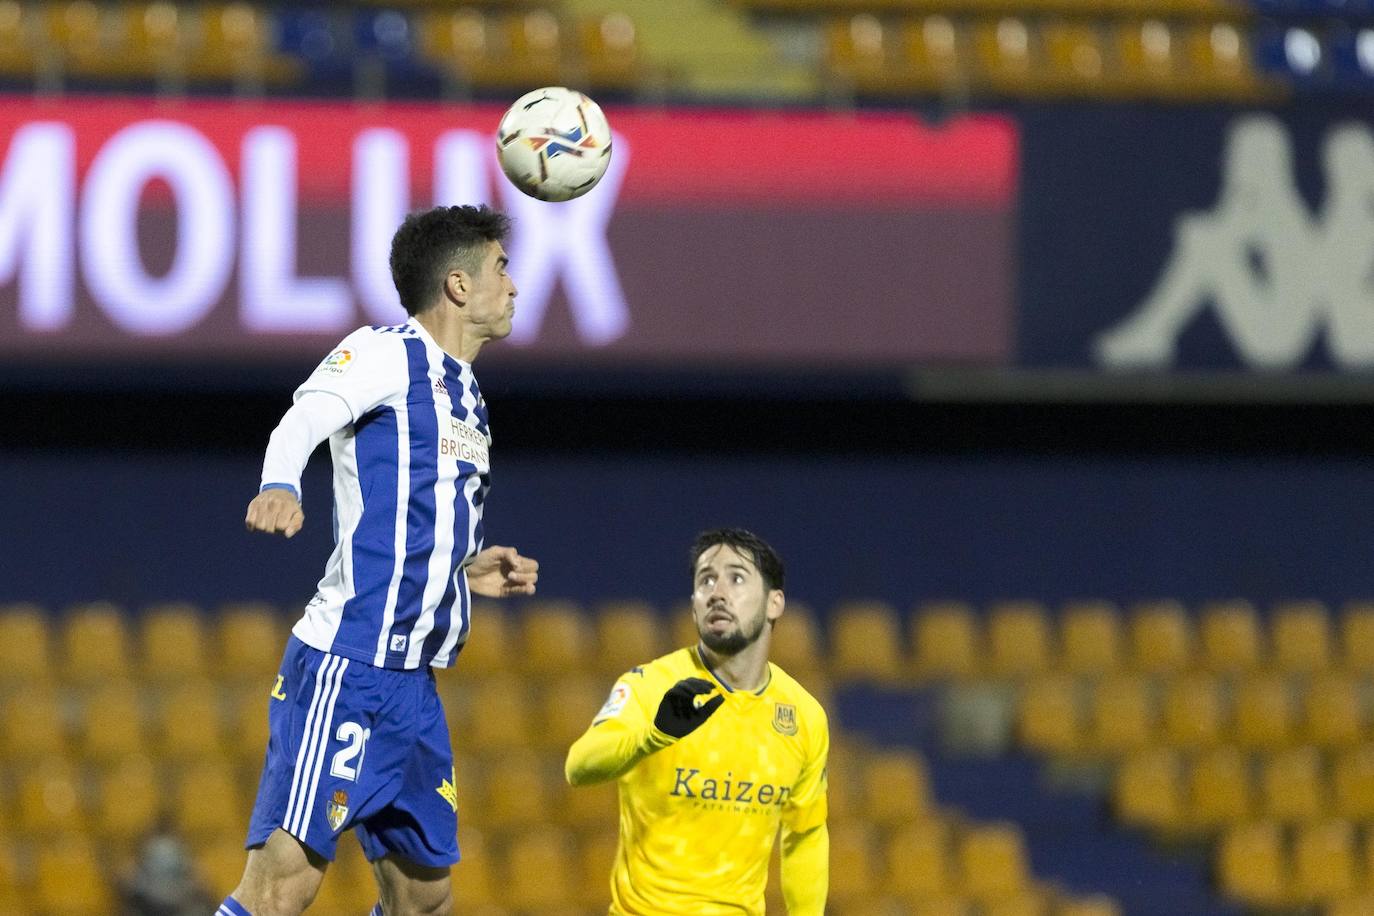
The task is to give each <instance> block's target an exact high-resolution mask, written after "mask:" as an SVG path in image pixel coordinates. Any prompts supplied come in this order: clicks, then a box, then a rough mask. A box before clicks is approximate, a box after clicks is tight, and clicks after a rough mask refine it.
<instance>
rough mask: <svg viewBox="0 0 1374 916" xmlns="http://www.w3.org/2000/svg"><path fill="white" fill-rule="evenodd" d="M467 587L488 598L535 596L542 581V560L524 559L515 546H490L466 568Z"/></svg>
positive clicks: (464, 569)
mask: <svg viewBox="0 0 1374 916" xmlns="http://www.w3.org/2000/svg"><path fill="white" fill-rule="evenodd" d="M463 572H464V573H465V574H466V575H467V577H468V588H470V589H471V590H472V591H473V593H475V594H478V595H482V596H483V597H486V598H510V597H512V596H514V595H533V594H534V590H535V586H536V584H537V583H538V582H539V561H538V560H536V559H534V558H533V557H522V556H521V555H520V551H518V550H516V549H515V548H514V547H488V548H486V549H485V550H483V551H481V552H479V553H478V554H477V555H476V556H475V557H473V558H472V559H471V560H469V561H468V562H467V565H466V566H464V567H463Z"/></svg>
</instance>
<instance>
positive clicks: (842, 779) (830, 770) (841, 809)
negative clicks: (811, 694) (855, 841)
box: [826, 723, 865, 823]
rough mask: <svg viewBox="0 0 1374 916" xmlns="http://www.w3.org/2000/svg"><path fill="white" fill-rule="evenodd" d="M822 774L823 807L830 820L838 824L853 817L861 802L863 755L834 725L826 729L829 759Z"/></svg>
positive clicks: (855, 816)
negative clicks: (824, 784)
mask: <svg viewBox="0 0 1374 916" xmlns="http://www.w3.org/2000/svg"><path fill="white" fill-rule="evenodd" d="M826 772H827V775H828V778H827V780H826V808H827V809H828V810H829V812H830V818H831V821H832V822H835V823H839V822H843V821H848V820H853V819H855V818H857V817H858V816H859V811H860V810H861V809H862V807H863V799H864V791H863V789H864V786H863V778H864V772H865V770H864V766H863V754H862V752H861V751H860V750H859V749H858V748H857V747H856V746H855V742H854V741H852V740H850V739H848V738H846V737H845V735H844V733H843V732H841V731H839V730H838V729H837V728H836V725H835V723H832V724H831V726H830V757H829V759H828V760H827V762H826Z"/></svg>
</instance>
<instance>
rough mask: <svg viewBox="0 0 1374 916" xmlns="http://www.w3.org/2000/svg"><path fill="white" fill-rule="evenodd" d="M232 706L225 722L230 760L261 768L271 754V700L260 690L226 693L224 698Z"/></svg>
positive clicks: (241, 690) (228, 691)
mask: <svg viewBox="0 0 1374 916" xmlns="http://www.w3.org/2000/svg"><path fill="white" fill-rule="evenodd" d="M222 696H223V698H224V699H225V700H226V701H227V702H228V706H229V713H228V717H227V718H226V719H225V722H226V724H227V726H228V729H229V730H228V732H226V734H227V735H229V737H230V740H229V742H228V745H229V748H228V753H229V758H230V759H231V760H233V761H234V762H236V763H239V764H242V765H245V766H251V767H258V766H261V765H262V761H263V755H264V754H266V753H267V740H268V737H269V727H268V720H267V715H268V704H269V703H270V702H271V700H270V699H269V698H268V694H267V692H266V691H263V690H260V689H258V688H257V687H252V688H238V689H231V690H225V691H224V692H223V694H222Z"/></svg>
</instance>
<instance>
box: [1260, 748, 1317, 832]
mask: <svg viewBox="0 0 1374 916" xmlns="http://www.w3.org/2000/svg"><path fill="white" fill-rule="evenodd" d="M1260 797H1261V807H1262V809H1263V813H1264V815H1265V816H1266V817H1269V818H1272V819H1273V820H1278V821H1288V822H1307V821H1315V820H1317V819H1318V818H1321V817H1322V816H1324V815H1325V814H1326V808H1327V787H1326V780H1325V778H1324V776H1323V774H1322V761H1321V758H1320V756H1319V755H1318V753H1317V750H1316V749H1315V748H1312V747H1295V748H1289V749H1287V750H1283V751H1279V752H1277V753H1275V754H1273V755H1271V756H1270V757H1268V758H1267V759H1265V760H1264V762H1263V764H1262V766H1261V771H1260Z"/></svg>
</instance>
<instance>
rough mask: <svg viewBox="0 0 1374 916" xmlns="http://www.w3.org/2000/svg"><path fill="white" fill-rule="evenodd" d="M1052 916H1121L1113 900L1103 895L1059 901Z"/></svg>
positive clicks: (1119, 909)
mask: <svg viewBox="0 0 1374 916" xmlns="http://www.w3.org/2000/svg"><path fill="white" fill-rule="evenodd" d="M1054 916H1122V913H1121V907H1120V906H1119V905H1118V904H1117V902H1116V901H1115V900H1113V899H1112V898H1110V897H1107V896H1104V895H1097V896H1092V897H1079V898H1074V899H1071V900H1061V901H1060V902H1059V904H1058V906H1056V907H1055V909H1054Z"/></svg>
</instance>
